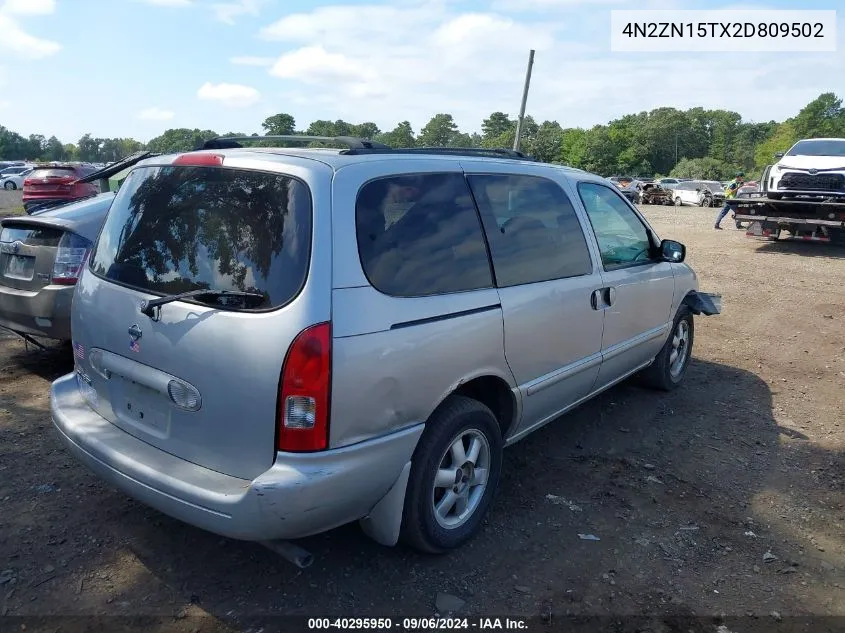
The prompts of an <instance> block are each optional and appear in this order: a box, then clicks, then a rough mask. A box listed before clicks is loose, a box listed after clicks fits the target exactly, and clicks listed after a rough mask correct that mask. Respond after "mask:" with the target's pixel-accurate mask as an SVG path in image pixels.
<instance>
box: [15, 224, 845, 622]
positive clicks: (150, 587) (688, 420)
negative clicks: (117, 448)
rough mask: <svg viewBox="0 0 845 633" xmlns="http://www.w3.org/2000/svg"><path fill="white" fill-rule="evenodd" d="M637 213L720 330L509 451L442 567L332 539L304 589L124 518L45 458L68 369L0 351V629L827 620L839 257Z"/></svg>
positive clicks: (835, 514)
mask: <svg viewBox="0 0 845 633" xmlns="http://www.w3.org/2000/svg"><path fill="white" fill-rule="evenodd" d="M645 210H646V214H647V215H648V216H649V218H650V219H651V220H652V221H653V223H654V225H655V227H656V229H657V230H658V232H659V233H660V234H661V236H662V237H672V238H675V239H679V240H681V241H683V242H684V243H686V244H687V247H688V261H689V262H690V263H691V264H692V266H693V267H694V268H695V269H696V270H697V272H698V274H699V278H700V283H701V286H702V289H704V290H708V291H716V292H721V293H722V295H723V314H722V315H721V316H719V317H711V318H699V319H697V320H696V341H695V349H694V360H693V362H692V364H691V366H690V369H689V373H688V374H687V377H686V382H685V385H684V386H683V387H682V388H681V389H679V390H677V391H676V392H673V393H671V394H662V393H654V392H651V391H647V390H643V389H641V388H639V387H637V386H636V385H635V384H631V383H625V384H622V385H620V386H618V387H616V388H614V389H613V390H611V391H609V392H607V393H605V394H603V395H602V396H600V397H598V398H597V399H596V400H594V401H593V402H590V403H587V404H586V405H584V406H582V407H580V408H579V409H577V410H576V411H574V412H573V413H571V414H569V415H567V416H565V417H563V418H561V419H560V420H558V421H556V422H555V423H553V424H551V425H548V426H547V427H545V428H544V429H542V430H541V431H538V432H536V433H535V434H533V435H532V436H530V437H529V438H527V439H526V440H524V441H522V442H520V443H519V444H517V445H515V446H514V447H513V448H511V449H508V451H506V456H505V466H504V472H503V480H502V484H501V489H500V493H499V495H498V498H497V501H496V503H495V506H494V509H493V511H492V514H491V515H490V517H489V520H488V521H487V524H486V526H485V529H484V530H483V532H482V533H481V534H480V536H479V537H478V538H477V539H475V540H474V541H473V542H471V543H470V544H469V545H468V546H466V547H465V548H463V549H462V550H460V551H457V552H454V553H453V554H451V555H449V556H444V557H428V556H420V555H417V554H415V553H413V552H410V551H408V550H405V549H402V548H394V549H387V548H382V547H380V546H378V545H376V544H374V543H373V542H371V541H370V540H368V539H367V538H366V537H364V536H363V535H362V534H361V532H360V531H359V530H358V528H357V527H356V526H349V527H345V528H341V529H338V530H334V531H332V532H330V533H328V534H325V535H322V536H319V537H315V538H311V539H307V540H306V541H305V542H303V543H302V545H303V546H305V547H306V548H308V549H309V550H310V551H312V553H313V554H314V555H315V558H316V562H315V563H314V565H313V566H312V567H311V568H309V569H308V570H305V571H300V570H298V569H296V568H294V567H293V566H291V565H290V564H288V563H286V562H284V561H283V560H282V559H280V558H278V557H276V556H275V555H273V554H272V553H270V552H269V551H268V550H266V549H265V548H263V547H261V546H260V545H256V544H250V543H242V542H237V541H232V540H227V539H223V538H220V537H217V536H214V535H212V534H208V533H205V532H202V531H200V530H197V529H194V528H192V527H189V526H187V525H183V524H181V523H179V522H177V521H174V520H172V519H170V518H168V517H166V516H164V515H161V514H159V513H158V512H156V511H154V510H151V509H149V508H147V507H145V506H143V505H141V504H139V503H136V502H134V501H132V500H130V499H128V498H127V497H125V496H124V495H122V494H120V493H118V492H116V491H114V490H112V489H111V488H109V487H107V486H105V485H103V484H102V483H101V482H100V481H99V480H98V479H97V478H95V477H94V476H93V475H91V474H89V472H88V471H87V470H85V469H84V468H83V467H82V466H80V465H79V464H78V463H77V461H76V460H75V459H73V458H72V457H71V456H70V455H69V454H68V453H67V452H66V451H65V450H64V449H63V448H62V447H61V446H60V444H59V442H58V441H57V439H56V436H55V432H54V430H53V429H52V427H51V424H50V419H49V402H48V391H47V390H48V385H49V381H50V380H51V379H54V378H56V377H58V376H60V375H62V374H63V373H65V372H67V371H69V370H70V369H71V367H72V364H71V360H70V358H69V356H68V355H67V353H66V350H61V349H58V348H57V349H53V350H50V351H48V352H34V351H32V350H30V351H27V350H26V349H25V347H24V345H23V344H22V343H20V342H18V341H17V340H14V339H4V340H0V471H2V474H0V499H1V500H2V506H0V507H2V512H0V583H3V584H2V586H0V613H2V614H8V615H10V616H26V615H28V616H46V615H64V616H68V615H92V614H106V615H112V616H114V615H124V616H132V617H133V618H138V617H139V616H162V618H163V619H161V620H156V621H155V623H156V626H158V627H159V628H158V629H157V630H164V629H163V628H162V627H164V626H165V625H166V626H167V628H168V630H176V631H185V632H187V631H197V630H203V631H209V630H244V629H246V628H247V627H248V626H250V627H253V628H252V630H253V631H258V628H259V626H264V625H267V626H268V627H269V626H270V624H268V623H270V622H272V620H271V619H270V618H271V617H272V616H274V615H279V614H300V615H302V614H304V615H311V616H316V615H327V614H334V615H340V616H352V615H358V616H361V615H371V616H380V617H385V616H393V617H394V618H395V617H397V616H398V615H400V614H417V615H433V614H434V613H435V611H436V601H437V596H438V594H439V593H442V594H447V595H448V596H452V597H453V598H457V599H459V600H460V601H463V603H464V604H463V606H462V609H461V611H460V612H461V613H463V614H467V615H470V616H471V615H479V614H495V615H505V614H513V615H517V614H518V615H523V616H542V617H543V618H545V621H546V622H549V621H550V618H551V621H554V618H565V617H566V616H568V615H569V616H572V615H584V616H586V615H600V616H611V615H612V616H619V617H621V616H643V617H647V618H650V620H649V621H650V622H652V623H653V625H652V626H651V628H647V629H646V630H653V631H659V630H684V631H687V630H692V629H693V626H692V625H689V624H686V625H684V626H680V625H679V624H677V623H678V621H679V620H678V618H683V617H685V616H693V615H695V616H704V617H706V618H708V619H707V623H708V624H707V626H708V627H709V628H697V629H695V630H708V631H716V623H717V622H719V621H720V620H719V618H723V617H725V616H729V617H730V616H745V615H748V614H754V615H758V616H762V618H761V620H760V621H759V622H761V623H764V624H765V625H766V627H771V626H774V623H775V622H778V621H779V619H780V618H787V616H791V615H817V616H820V615H835V616H845V593H843V592H845V589H843V587H845V574H843V570H845V530H843V521H845V506H843V495H842V492H843V466H845V457H844V456H843V450H845V433H843V431H845V428H843V426H842V425H843V424H845V423H843V418H844V417H845V394H843V379H845V325H844V324H845V288H844V287H843V280H845V250H841V249H840V250H835V249H834V248H833V247H829V246H826V245H823V244H808V243H794V242H764V241H758V240H754V239H749V238H746V237H745V235H744V231H737V230H735V229H734V228H733V225H732V224H731V223H730V222H728V221H726V222H725V226H726V227H728V228H727V230H725V231H718V232H717V231H714V230H713V229H712V220H713V215H714V212H713V211H712V210H701V209H687V208H685V209H681V210H676V209H674V208H663V207H652V208H648V207H647V208H645ZM579 534H592V535H595V536H597V537H598V538H599V539H600V540H581V539H580V538H579V536H578V535H579ZM4 579H5V580H4ZM442 599H443V598H442V596H441V600H442ZM186 616H198V617H199V616H205V618H204V619H201V620H200V619H197V618H194V617H186ZM614 621H615V622H618V620H614ZM842 621H845V620H839V621H838V622H840V623H841V622H842ZM131 622H136V624H137V627H136V628H138V629H140V628H144V629H150V630H152V625H151V624H150V623H149V622H146V621H145V622H146V624H138V623H139V622H141V621H140V620H130V623H131ZM684 622H686V620H684ZM702 622H703V620H702ZM262 623H263V624H262ZM673 623H674V624H673ZM0 628H2V620H0ZM57 628H58V625H57V624H56V622H53V623H52V624H51V625H50V626H48V625H47V624H46V623H45V624H44V625H43V626H42V627H41V628H39V627H38V626H33V625H31V624H30V625H29V627H28V629H27V630H28V631H33V630H50V631H55V630H57ZM266 630H268V631H269V630H270V628H267V629H266ZM562 630H563V629H562ZM566 630H573V629H566ZM614 630H623V629H621V628H616V629H614ZM624 630H632V629H624ZM640 630H643V629H640ZM735 630H738V629H735ZM742 630H745V631H747V630H749V629H748V628H747V627H746V628H745V629H742ZM770 630H771V629H770Z"/></svg>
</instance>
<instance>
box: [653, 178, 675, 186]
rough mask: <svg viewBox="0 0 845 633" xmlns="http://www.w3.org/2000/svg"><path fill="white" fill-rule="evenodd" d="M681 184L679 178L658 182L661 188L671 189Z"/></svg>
mask: <svg viewBox="0 0 845 633" xmlns="http://www.w3.org/2000/svg"><path fill="white" fill-rule="evenodd" d="M679 182H681V181H680V180H678V179H677V178H660V179H659V180H658V181H657V184H659V185H660V186H661V187H669V188H671V187H674V186H675V185H677V184H678V183H679Z"/></svg>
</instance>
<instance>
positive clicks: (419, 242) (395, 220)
mask: <svg viewBox="0 0 845 633" xmlns="http://www.w3.org/2000/svg"><path fill="white" fill-rule="evenodd" d="M355 225H356V233H357V239H358V252H359V255H360V258H361V265H362V267H363V269H364V273H365V274H366V276H367V278H368V279H369V281H370V283H371V284H372V285H373V287H374V288H375V289H377V290H378V291H380V292H383V293H384V294H387V295H392V296H394V297H421V296H428V295H439V294H447V293H452V292H462V291H466V290H476V289H479V288H490V287H492V286H493V279H492V274H491V272H490V262H489V259H488V257H487V247H486V245H485V243H484V235H483V233H482V231H481V223H480V221H479V219H478V213H477V212H476V209H475V205H474V203H473V201H472V195H471V194H470V191H469V187H468V186H467V183H466V180H465V179H464V177H463V175H461V174H456V173H442V174H438V173H435V174H410V175H400V176H392V177H389V178H379V179H377V180H373V181H370V182H368V183H367V184H365V185H364V186H363V187H362V188H361V190H360V191H359V193H358V199H357V202H356V205H355Z"/></svg>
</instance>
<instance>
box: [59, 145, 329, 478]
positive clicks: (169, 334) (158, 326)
mask: <svg viewBox="0 0 845 633" xmlns="http://www.w3.org/2000/svg"><path fill="white" fill-rule="evenodd" d="M202 156H203V155H200V158H201V157H202ZM205 156H208V155H205ZM200 162H202V161H201V160H200ZM311 227H312V203H311V194H310V190H309V188H308V186H307V185H306V184H304V183H303V182H302V181H300V180H297V179H294V178H292V177H289V176H284V175H281V174H277V173H269V172H263V171H252V170H244V169H231V168H225V167H222V166H196V165H194V166H182V165H178V166H171V165H155V166H141V167H136V168H135V169H134V170H133V171H132V172H131V173H130V174H129V176H128V177H127V179H126V181H125V182H124V183H123V185H122V186H121V188H120V190H119V191H118V193H117V195H116V197H115V200H114V203H113V204H112V207H111V210H110V212H109V215H108V218H107V219H106V222H105V224H104V225H103V229H102V231H101V233H100V236H99V238H98V241H97V245H96V246H95V248H94V251H93V253H92V255H91V258H90V266H89V267H88V268H87V269H86V270H85V272H84V274H83V276H82V278H81V279H80V281H79V284H78V286H77V292H76V295H75V298H74V310H73V317H72V330H73V338H74V354H75V357H76V364H77V366H76V371H77V379H78V382H79V387H80V390H81V391H82V393H83V395H84V396H85V398H86V400H87V401H88V404H89V406H91V407H92V408H93V409H94V410H96V411H97V412H98V413H99V414H100V415H101V416H103V417H104V418H106V419H107V420H109V421H110V422H111V423H112V424H114V425H115V426H117V427H119V428H121V429H122V430H124V431H125V432H127V433H129V434H131V435H133V436H135V437H137V438H139V439H140V440H143V441H144V442H147V443H148V444H151V445H153V446H155V447H157V448H159V449H161V450H164V451H166V452H168V453H170V454H172V455H175V456H177V457H180V458H182V459H185V460H187V461H190V462H193V463H195V464H198V465H200V466H204V467H206V468H210V469H212V470H216V471H218V472H221V473H225V474H228V475H232V476H235V477H241V478H244V479H252V478H254V477H256V476H258V475H259V474H260V473H262V472H264V471H265V470H266V469H267V468H269V467H270V465H271V464H272V463H273V459H274V457H275V453H276V405H277V398H278V392H279V382H280V375H281V369H282V366H283V364H284V360H285V355H286V353H287V351H288V347H289V346H290V344H291V342H292V341H293V340H294V339H295V338H296V336H297V334H299V333H300V331H301V330H302V329H304V328H305V327H306V326H307V325H310V323H308V320H309V319H308V310H309V306H308V302H307V301H305V300H304V299H303V300H297V299H298V297H300V296H303V297H304V296H305V295H303V293H302V292H301V291H302V289H303V287H304V285H305V283H306V281H307V276H308V268H309V262H310V253H311V230H312V229H311ZM196 290H207V291H208V292H209V293H214V292H217V291H230V292H234V293H236V294H229V295H215V294H208V295H204V296H198V297H193V298H189V299H184V300H172V301H171V300H170V299H172V295H174V294H177V293H184V292H191V291H196ZM237 293H240V294H237ZM243 293H249V295H244V294H243ZM164 298H166V299H168V300H169V302H167V303H165V304H163V305H160V306H157V307H156V308H155V311H154V312H153V311H151V312H150V315H149V316H148V315H147V314H145V313H143V312H142V308H143V306H144V304H145V302H146V301H153V300H158V299H164Z"/></svg>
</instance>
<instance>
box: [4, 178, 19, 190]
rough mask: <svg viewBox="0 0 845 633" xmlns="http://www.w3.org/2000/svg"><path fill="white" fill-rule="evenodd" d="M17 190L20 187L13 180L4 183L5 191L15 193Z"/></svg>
mask: <svg viewBox="0 0 845 633" xmlns="http://www.w3.org/2000/svg"><path fill="white" fill-rule="evenodd" d="M17 188H18V186H17V185H16V184H15V183H13V182H12V181H11V180H10V181H9V182H6V183H3V189H5V190H6V191H14V190H15V189H17Z"/></svg>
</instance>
